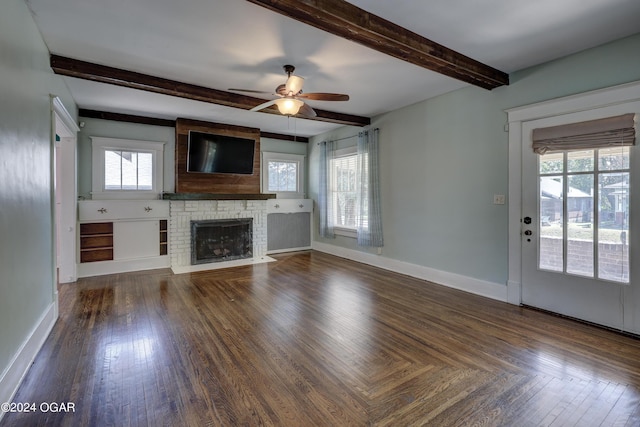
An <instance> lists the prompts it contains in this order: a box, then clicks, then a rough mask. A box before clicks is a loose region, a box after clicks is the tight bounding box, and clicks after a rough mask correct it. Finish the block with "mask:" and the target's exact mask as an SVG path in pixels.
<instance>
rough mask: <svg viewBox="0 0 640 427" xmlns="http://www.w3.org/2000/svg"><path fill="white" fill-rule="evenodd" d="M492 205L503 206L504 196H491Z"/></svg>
mask: <svg viewBox="0 0 640 427" xmlns="http://www.w3.org/2000/svg"><path fill="white" fill-rule="evenodd" d="M493 204H494V205H504V194H494V195H493Z"/></svg>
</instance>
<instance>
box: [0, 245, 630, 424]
mask: <svg viewBox="0 0 640 427" xmlns="http://www.w3.org/2000/svg"><path fill="white" fill-rule="evenodd" d="M276 258H277V259H278V261H277V262H273V263H268V264H261V265H255V266H247V267H238V268H233V269H225V270H215V271H210V272H199V273H193V274H182V275H173V274H172V273H171V272H170V271H168V270H155V271H151V272H139V273H128V274H117V275H111V276H103V277H96V278H86V279H81V280H79V281H78V282H77V283H74V284H65V285H62V286H61V288H60V313H61V314H60V319H59V320H58V322H57V324H56V325H55V327H54V329H53V332H52V333H51V335H50V337H49V338H48V339H47V341H46V343H45V344H44V347H43V348H42V351H41V352H40V354H39V355H38V357H37V358H36V360H35V363H34V364H33V366H32V367H31V369H30V371H29V373H28V374H27V376H26V377H25V380H24V382H23V384H22V386H21V387H20V389H19V391H18V393H17V395H16V396H15V398H14V402H31V403H36V404H37V405H40V404H41V403H42V402H58V403H60V402H72V403H74V405H75V412H70V413H53V412H41V411H36V412H35V413H7V414H6V416H5V417H4V419H3V420H2V422H0V425H2V426H7V427H8V426H57V425H62V426H258V425H266V426H369V425H375V426H424V425H429V426H541V425H544V426H638V425H640V340H638V339H636V338H633V337H628V336H623V335H620V334H617V333H615V332H611V331H607V330H604V329H600V328H596V327H593V326H589V325H585V324H582V323H578V322H574V321H572V320H568V319H564V318H560V317H556V316H552V315H549V314H546V313H541V312H538V311H535V310H530V309H526V308H522V307H516V306H512V305H509V304H505V303H500V302H497V301H493V300H490V299H486V298H482V297H479V296H474V295H471V294H467V293H464V292H460V291H456V290H452V289H449V288H445V287H442V286H438V285H434V284H431V283H427V282H424V281H420V280H417V279H413V278H410V277H406V276H402V275H398V274H394V273H390V272H387V271H383V270H379V269H376V268H372V267H369V266H365V265H362V264H358V263H354V262H350V261H346V260H343V259H340V258H336V257H332V256H329V255H326V254H322V253H318V252H302V253H296V254H288V255H278V256H277V257H276Z"/></svg>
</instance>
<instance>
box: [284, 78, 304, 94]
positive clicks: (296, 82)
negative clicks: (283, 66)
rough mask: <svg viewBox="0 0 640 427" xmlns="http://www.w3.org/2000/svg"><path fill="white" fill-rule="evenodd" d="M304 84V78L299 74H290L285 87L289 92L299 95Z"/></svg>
mask: <svg viewBox="0 0 640 427" xmlns="http://www.w3.org/2000/svg"><path fill="white" fill-rule="evenodd" d="M303 85H304V79H303V78H302V77H299V76H289V78H288V79H287V83H286V84H285V87H286V89H287V94H291V95H297V94H298V93H299V92H300V91H301V90H302V86H303Z"/></svg>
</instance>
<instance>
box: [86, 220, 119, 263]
mask: <svg viewBox="0 0 640 427" xmlns="http://www.w3.org/2000/svg"><path fill="white" fill-rule="evenodd" d="M112 259H113V223H112V222H100V223H86V224H80V262H95V261H110V260H112Z"/></svg>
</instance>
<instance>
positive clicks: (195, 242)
mask: <svg viewBox="0 0 640 427" xmlns="http://www.w3.org/2000/svg"><path fill="white" fill-rule="evenodd" d="M245 258H253V219H252V218H239V219H215V220H204V221H191V264H192V265H196V264H205V263H210V262H222V261H232V260H236V259H245Z"/></svg>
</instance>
